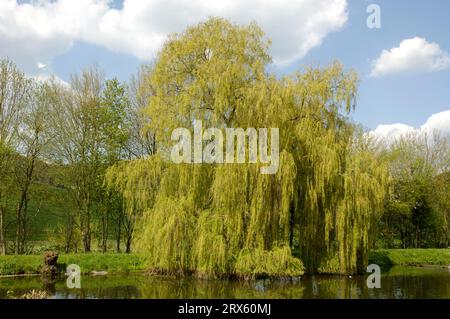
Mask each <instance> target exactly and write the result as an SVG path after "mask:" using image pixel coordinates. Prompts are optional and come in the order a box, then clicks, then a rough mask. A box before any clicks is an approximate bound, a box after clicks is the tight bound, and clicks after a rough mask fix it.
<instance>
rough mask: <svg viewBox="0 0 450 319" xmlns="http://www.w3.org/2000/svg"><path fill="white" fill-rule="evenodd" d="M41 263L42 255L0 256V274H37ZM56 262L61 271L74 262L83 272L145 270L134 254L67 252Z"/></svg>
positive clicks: (142, 263) (141, 261) (140, 259)
mask: <svg viewBox="0 0 450 319" xmlns="http://www.w3.org/2000/svg"><path fill="white" fill-rule="evenodd" d="M42 264H43V256H42V255H19V256H17V255H8V256H0V275H19V274H37V273H39V271H40V269H41V267H42ZM58 264H59V265H60V269H61V271H64V270H65V268H66V266H68V265H70V264H76V265H78V266H80V268H81V272H82V273H83V274H87V273H90V272H91V271H93V270H95V271H107V272H108V273H110V274H113V273H131V272H141V271H145V270H146V267H145V262H144V259H143V258H142V257H140V256H138V255H136V254H116V253H107V254H102V253H91V254H67V255H60V256H59V258H58Z"/></svg>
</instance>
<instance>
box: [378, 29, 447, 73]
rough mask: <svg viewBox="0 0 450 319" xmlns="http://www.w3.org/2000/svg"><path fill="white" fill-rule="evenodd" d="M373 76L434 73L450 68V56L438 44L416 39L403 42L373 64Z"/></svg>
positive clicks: (384, 51) (384, 53)
mask: <svg viewBox="0 0 450 319" xmlns="http://www.w3.org/2000/svg"><path fill="white" fill-rule="evenodd" d="M372 67H373V68H372V72H371V76H382V75H387V74H395V73H406V72H434V71H440V70H444V69H446V68H449V67H450V56H449V54H448V53H447V52H445V51H443V50H442V49H441V48H440V46H439V45H438V44H437V43H430V42H427V40H426V39H424V38H419V37H415V38H412V39H406V40H403V41H402V42H401V43H400V45H399V46H398V47H396V48H392V49H390V50H389V51H387V50H383V52H382V53H381V55H380V56H379V57H378V59H376V60H375V61H373V62H372Z"/></svg>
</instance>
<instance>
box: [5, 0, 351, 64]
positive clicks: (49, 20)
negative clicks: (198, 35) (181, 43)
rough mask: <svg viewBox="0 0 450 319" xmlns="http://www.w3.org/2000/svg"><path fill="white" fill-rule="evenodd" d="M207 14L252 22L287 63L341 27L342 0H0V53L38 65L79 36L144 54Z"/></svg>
mask: <svg viewBox="0 0 450 319" xmlns="http://www.w3.org/2000/svg"><path fill="white" fill-rule="evenodd" d="M209 16H222V17H225V18H228V19H230V20H232V21H234V22H237V23H249V22H251V21H256V22H257V23H258V24H259V25H260V26H261V27H262V28H263V29H264V30H265V31H266V34H267V35H268V36H269V37H270V38H271V39H272V45H273V49H272V53H273V55H274V57H275V62H276V63H278V64H288V63H290V62H293V61H295V60H296V59H299V58H302V57H303V56H304V55H305V54H306V53H307V52H308V51H309V50H311V49H312V48H314V47H317V46H319V45H320V44H321V43H322V41H323V39H324V38H325V37H326V36H327V35H328V34H329V33H331V32H335V31H337V30H339V29H340V28H342V27H343V26H344V24H345V23H346V21H347V0H296V1H291V0H289V1H288V0H247V1H242V0H222V1H207V0H190V1H188V0H168V1H163V0H146V1H141V0H125V1H124V3H123V7H122V8H121V9H115V8H113V7H112V5H111V1H109V0H79V1H73V0H38V1H33V2H31V3H20V4H19V3H17V1H16V0H0V56H5V55H8V56H10V57H12V58H14V60H15V61H17V63H19V65H20V66H21V67H23V68H25V69H26V70H27V71H28V72H35V71H37V69H38V64H42V65H43V64H45V65H51V61H52V59H53V58H54V57H56V56H58V55H61V54H63V53H65V52H67V51H68V50H70V48H71V47H72V45H73V43H74V42H75V41H84V42H87V43H92V44H96V45H100V46H103V47H106V48H108V49H110V50H112V51H114V52H120V53H129V54H132V55H134V56H136V57H138V58H140V59H142V60H149V59H151V58H152V57H154V56H155V55H156V53H157V51H158V50H159V48H160V47H161V46H162V44H163V42H164V40H165V39H166V37H167V35H168V34H170V33H172V32H180V31H182V30H183V29H184V28H185V27H186V26H188V25H190V24H194V23H197V22H199V21H202V20H205V19H206V18H208V17H209Z"/></svg>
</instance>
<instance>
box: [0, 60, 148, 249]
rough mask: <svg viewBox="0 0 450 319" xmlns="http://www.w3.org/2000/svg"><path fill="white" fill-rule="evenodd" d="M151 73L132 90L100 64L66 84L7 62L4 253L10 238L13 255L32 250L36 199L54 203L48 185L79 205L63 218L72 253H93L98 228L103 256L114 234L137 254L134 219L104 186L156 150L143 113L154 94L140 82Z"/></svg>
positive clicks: (1, 101) (0, 168) (0, 152)
mask: <svg viewBox="0 0 450 319" xmlns="http://www.w3.org/2000/svg"><path fill="white" fill-rule="evenodd" d="M147 69H148V67H146V66H143V67H142V68H141V69H140V70H139V72H138V73H137V74H136V76H134V77H133V78H132V80H131V81H130V83H129V85H126V84H124V83H121V82H119V81H118V80H117V79H115V78H114V79H107V80H106V79H105V77H104V75H103V74H102V72H101V71H100V70H99V69H98V68H97V67H95V66H94V67H91V68H88V69H86V70H83V71H82V72H81V73H80V74H78V75H74V76H72V77H71V81H70V84H69V85H66V84H64V83H62V82H61V81H58V80H56V79H51V80H49V81H46V82H41V81H37V80H35V79H32V78H29V77H27V76H25V74H24V73H23V72H22V71H21V70H19V69H18V68H17V67H16V66H15V64H14V63H13V62H12V61H11V60H9V59H2V60H1V61H0V254H5V253H6V251H7V237H14V238H12V240H11V243H12V247H11V250H12V251H14V252H15V253H17V254H20V253H24V252H25V251H26V242H27V240H29V239H30V238H29V237H30V236H28V232H27V230H28V225H27V221H28V219H29V214H30V208H29V203H30V200H36V197H39V196H40V197H41V198H40V200H43V201H45V200H46V199H47V200H48V201H51V200H52V199H51V197H50V196H49V194H48V193H42V192H41V193H40V192H39V191H40V189H39V186H40V185H42V184H47V185H48V186H49V187H54V188H60V189H63V190H64V191H62V192H60V193H59V195H58V196H62V197H64V198H62V199H61V200H62V201H67V202H71V203H72V205H71V206H70V207H71V209H69V210H68V211H65V212H64V216H59V217H60V219H61V220H62V221H63V222H62V227H61V228H60V229H58V230H57V231H58V232H59V233H60V234H59V235H60V238H61V242H63V244H62V246H63V247H64V250H65V251H67V252H68V251H71V250H74V249H75V248H77V247H78V244H79V243H78V242H81V247H80V248H81V249H82V250H84V251H85V252H89V251H90V250H91V242H92V233H93V228H95V229H96V233H97V236H99V237H100V240H99V241H100V246H101V250H102V251H106V249H107V240H108V239H109V238H110V237H111V236H113V237H114V238H115V239H116V241H117V250H120V243H121V242H122V241H124V240H125V242H126V248H125V250H126V251H130V249H131V238H132V232H133V228H134V221H133V220H131V219H130V218H129V217H128V216H127V215H125V214H124V210H123V209H122V201H121V196H119V195H118V194H117V193H116V192H114V191H112V190H108V189H107V188H106V187H105V186H104V183H103V179H104V178H103V176H104V175H105V172H106V169H107V168H108V167H109V166H112V165H114V164H115V163H117V162H119V161H121V160H126V159H132V158H133V159H135V158H144V157H146V156H150V155H152V154H153V153H154V152H155V150H156V148H155V141H154V139H153V137H152V136H151V135H150V134H142V133H141V126H142V123H143V122H142V120H141V118H142V116H141V115H140V108H141V107H142V106H143V105H144V104H145V100H146V99H147V97H146V96H145V94H146V93H145V92H141V91H140V86H141V84H140V81H143V79H144V75H145V74H146V72H147ZM46 197H47V198H46ZM38 211H39V207H37V208H36V207H35V209H34V211H33V212H31V213H34V214H38V213H39V212H38ZM94 222H95V225H93V223H94ZM111 228H113V229H111ZM7 230H9V231H7ZM8 235H9V236H8ZM77 249H78V248H77Z"/></svg>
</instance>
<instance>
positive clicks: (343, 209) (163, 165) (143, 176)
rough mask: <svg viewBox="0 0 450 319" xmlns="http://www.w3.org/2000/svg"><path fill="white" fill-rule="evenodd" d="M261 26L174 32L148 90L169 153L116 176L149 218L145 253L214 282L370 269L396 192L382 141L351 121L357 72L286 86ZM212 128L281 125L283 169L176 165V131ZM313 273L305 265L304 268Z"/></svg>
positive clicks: (300, 79)
mask: <svg viewBox="0 0 450 319" xmlns="http://www.w3.org/2000/svg"><path fill="white" fill-rule="evenodd" d="M269 44H270V42H269V41H268V40H267V39H266V38H265V37H264V34H263V32H262V30H261V29H260V28H259V27H258V26H256V25H255V24H250V25H248V26H238V25H234V24H232V23H230V22H228V21H226V20H223V19H218V18H211V19H209V20H208V21H206V22H204V23H200V24H198V25H195V26H193V27H190V28H188V29H187V30H186V31H185V32H183V33H181V34H174V35H172V36H171V37H170V38H169V40H168V41H167V42H166V43H165V45H164V47H163V49H162V50H161V51H160V53H159V55H158V57H157V59H156V61H155V64H154V68H153V70H152V72H151V73H149V75H148V81H146V83H147V85H149V86H151V88H152V90H153V95H152V97H151V99H150V100H149V103H148V106H147V107H146V108H145V109H144V113H145V114H146V116H147V119H148V120H147V125H146V129H147V130H149V131H152V132H154V133H155V135H156V141H157V143H158V150H159V152H158V154H157V155H155V156H153V157H151V158H149V159H148V160H140V161H137V162H136V161H132V162H128V163H122V164H120V165H117V166H115V167H113V168H111V169H109V171H108V174H107V181H108V182H109V184H110V185H113V186H116V187H119V189H120V190H121V191H122V193H123V195H124V198H125V200H126V203H127V207H128V210H129V212H133V213H136V212H138V215H141V216H142V217H141V218H142V219H141V228H140V230H139V232H137V235H136V236H137V238H139V240H138V243H139V249H140V250H142V251H145V252H146V255H147V256H148V259H149V264H150V266H151V268H153V269H155V270H159V271H165V272H172V271H174V272H177V271H183V272H185V271H187V272H196V273H200V274H207V275H223V274H235V275H238V276H240V275H242V276H257V275H264V274H265V275H271V274H278V275H280V274H281V275H283V274H284V275H292V274H300V273H302V271H303V268H304V267H306V269H308V270H309V271H316V270H317V269H318V268H319V267H320V266H321V265H323V264H324V263H326V262H327V261H328V260H329V258H330V256H338V268H339V269H338V270H339V271H340V272H342V273H349V272H355V271H357V270H361V269H362V267H364V266H365V263H366V262H367V253H368V249H369V246H370V244H371V241H372V240H373V238H372V237H371V234H372V231H373V227H374V226H375V224H376V222H377V220H378V219H379V217H380V215H381V213H382V208H383V203H384V198H385V192H386V191H385V190H386V185H387V183H388V174H387V167H386V164H385V162H384V161H383V159H382V157H381V155H380V154H378V153H377V151H376V149H375V147H374V143H372V142H371V141H370V140H369V139H368V138H367V136H366V135H364V134H363V133H362V132H361V131H360V130H359V129H358V128H357V127H355V126H354V125H353V124H352V123H351V122H350V121H349V119H348V118H347V115H348V114H349V113H350V112H351V111H352V110H353V109H354V107H355V104H356V90H357V82H358V80H357V75H356V74H355V73H354V72H351V71H350V72H346V71H344V69H343V67H342V65H340V64H339V63H334V64H332V65H330V66H329V67H326V68H308V69H306V70H304V71H303V72H296V73H295V74H293V75H289V76H285V77H281V78H280V77H277V76H275V75H274V74H270V73H268V72H267V66H268V65H269V63H270V62H271V58H270V55H269V51H268V50H269ZM194 120H202V121H203V123H205V124H204V125H203V126H204V127H205V128H207V127H217V128H220V129H224V128H228V127H241V128H244V129H246V128H248V127H255V128H279V130H280V168H279V170H278V173H277V174H275V175H263V174H260V173H259V169H258V165H256V166H255V165H254V164H245V163H244V164H221V165H219V164H173V163H170V162H169V161H168V160H167V151H168V149H169V148H170V132H171V131H172V130H173V129H175V128H178V127H186V128H191V127H192V122H193V121H194ZM297 257H300V258H301V260H302V261H303V263H304V266H303V265H302V262H301V261H300V259H299V258H297Z"/></svg>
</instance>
